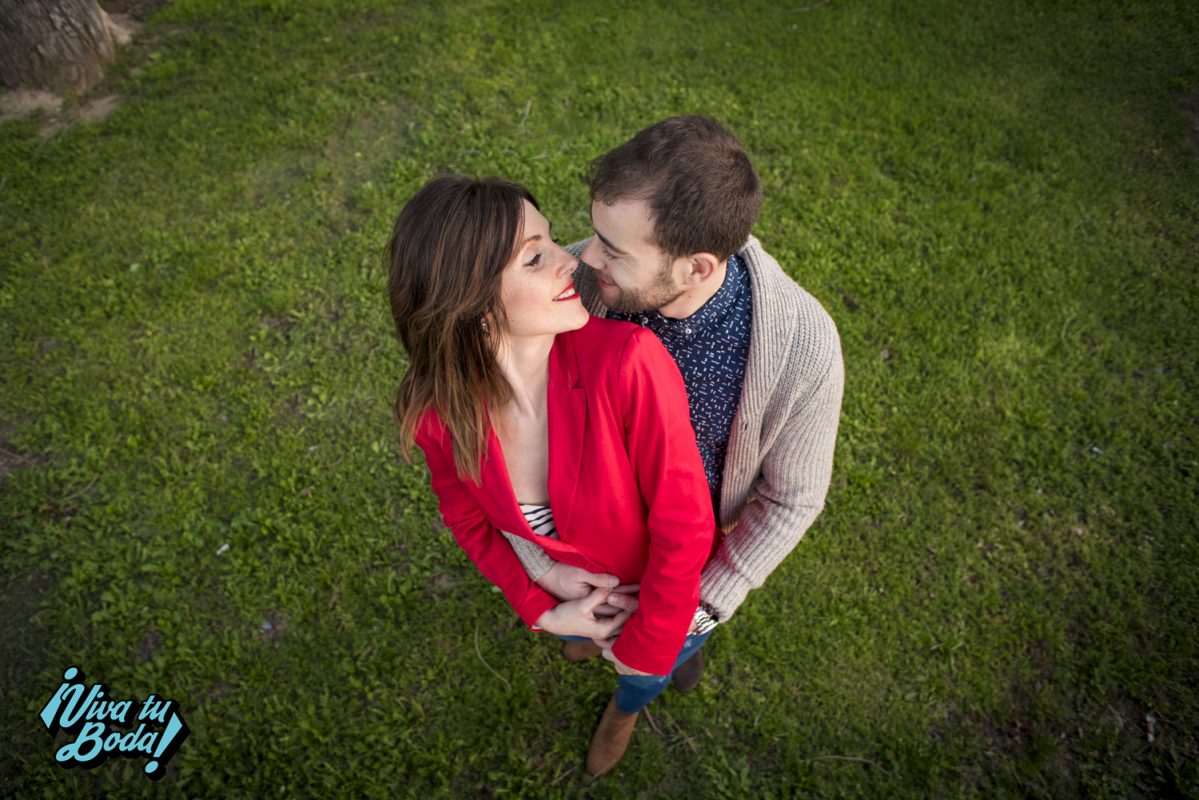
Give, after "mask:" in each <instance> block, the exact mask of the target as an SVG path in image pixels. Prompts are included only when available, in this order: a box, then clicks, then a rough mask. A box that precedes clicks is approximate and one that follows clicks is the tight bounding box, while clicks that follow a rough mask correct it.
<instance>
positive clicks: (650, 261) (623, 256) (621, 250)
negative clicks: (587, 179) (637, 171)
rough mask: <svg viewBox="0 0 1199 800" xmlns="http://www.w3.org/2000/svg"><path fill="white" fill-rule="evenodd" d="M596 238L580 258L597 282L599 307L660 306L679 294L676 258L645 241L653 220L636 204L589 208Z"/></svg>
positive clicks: (627, 202)
mask: <svg viewBox="0 0 1199 800" xmlns="http://www.w3.org/2000/svg"><path fill="white" fill-rule="evenodd" d="M591 224H592V225H593V226H594V227H595V233H596V235H595V236H593V237H591V241H590V242H588V243H587V246H586V247H585V248H583V252H582V254H581V256H580V257H581V258H582V260H583V263H585V264H587V265H588V266H590V267H591V268H592V269H593V270H594V272H595V277H596V281H597V282H598V284H599V291H600V297H601V298H602V299H603V302H604V305H605V306H607V307H608V308H609V309H611V310H613V311H622V312H633V311H649V310H651V309H658V308H662V307H663V306H665V305H667V304H668V303H670V302H672V301H673V300H675V299H677V298H678V297H679V296H680V295H681V294H682V293H683V287H681V286H679V284H678V281H677V279H676V276H675V272H676V269H675V268H676V265H677V262H678V259H670V258H667V257H666V256H664V255H663V254H662V251H660V250H659V249H658V248H657V247H655V246H654V245H653V243H652V242H651V241H650V237H651V236H652V235H653V230H654V228H653V219H652V217H651V216H650V211H649V207H648V206H647V205H646V204H645V203H644V202H643V201H641V200H618V201H617V202H615V203H613V204H612V205H607V204H605V203H601V202H600V201H598V200H596V201H594V202H592V204H591Z"/></svg>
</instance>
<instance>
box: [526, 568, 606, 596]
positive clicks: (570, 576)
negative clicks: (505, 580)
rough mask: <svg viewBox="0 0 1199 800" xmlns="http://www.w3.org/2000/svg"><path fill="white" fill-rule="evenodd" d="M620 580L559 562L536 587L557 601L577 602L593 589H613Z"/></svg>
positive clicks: (543, 576)
mask: <svg viewBox="0 0 1199 800" xmlns="http://www.w3.org/2000/svg"><path fill="white" fill-rule="evenodd" d="M619 583H620V578H617V577H616V576H615V575H608V574H607V573H604V572H599V573H597V572H588V571H587V570H585V569H582V568H581V567H572V566H571V565H570V564H563V563H562V562H561V561H557V562H554V566H552V567H550V568H549V571H547V572H546V573H545V574H544V575H542V576H541V577H540V578H538V579H537V585H538V586H540V587H541V588H542V589H545V590H546V591H547V592H549V593H550V594H552V595H553V596H554V597H556V598H558V599H559V600H578V599H579V598H581V597H586V596H587V595H589V594H591V591H592V590H593V589H615V588H616V586H617V584H619Z"/></svg>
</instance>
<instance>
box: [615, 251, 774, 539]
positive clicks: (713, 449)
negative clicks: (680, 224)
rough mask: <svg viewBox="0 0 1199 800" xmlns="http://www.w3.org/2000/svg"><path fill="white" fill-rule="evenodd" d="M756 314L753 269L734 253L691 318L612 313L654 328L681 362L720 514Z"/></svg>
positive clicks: (716, 508) (696, 431)
mask: <svg viewBox="0 0 1199 800" xmlns="http://www.w3.org/2000/svg"><path fill="white" fill-rule="evenodd" d="M750 315H751V307H750V292H749V272H748V270H747V269H746V267H745V264H744V262H742V261H741V259H740V257H738V256H737V255H736V254H734V255H731V256H729V260H728V270H727V272H726V273H725V277H724V283H723V284H721V286H720V288H719V289H718V290H717V291H716V294H714V295H712V297H711V298H709V300H708V302H706V303H704V305H703V307H702V308H700V309H699V310H698V311H696V312H695V313H694V314H692V315H691V316H689V317H686V318H685V319H669V318H668V317H664V316H662V315H661V314H659V313H658V312H657V311H656V310H653V311H643V312H625V313H620V312H615V311H609V312H608V317H609V318H610V319H620V320H624V321H626V322H632V323H635V324H637V325H640V326H642V327H643V328H649V329H650V330H651V331H653V332H654V333H655V334H656V335H657V337H658V338H659V339H660V340H661V341H662V344H663V345H665V346H666V350H667V352H669V353H670V355H671V356H672V357H673V358H674V360H675V363H676V364H678V365H679V371H680V372H681V373H683V383H684V385H686V387H687V400H688V402H689V403H690V405H691V427H693V428H695V437H696V442H697V443H698V444H699V454H700V456H701V457H702V458H703V461H704V474H705V476H706V477H707V479H708V489H709V490H710V491H711V492H712V508H713V509H715V510H716V513H717V517H719V514H720V481H721V477H722V476H723V474H724V454H725V451H726V450H727V449H728V445H729V431H730V430H732V427H733V416H734V415H735V414H736V413H737V403H738V402H739V401H740V400H741V383H742V381H743V380H744V378H745V365H746V362H748V361H749V335H750V324H749V323H750Z"/></svg>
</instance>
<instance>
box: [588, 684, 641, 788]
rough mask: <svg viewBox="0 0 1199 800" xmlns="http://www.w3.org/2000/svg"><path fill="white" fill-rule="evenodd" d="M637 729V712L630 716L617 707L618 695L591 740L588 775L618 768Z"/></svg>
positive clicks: (610, 704) (601, 773) (613, 697)
mask: <svg viewBox="0 0 1199 800" xmlns="http://www.w3.org/2000/svg"><path fill="white" fill-rule="evenodd" d="M635 727H637V712H636V711H634V712H633V713H632V714H628V713H626V712H624V711H621V710H620V709H619V708H617V706H616V695H615V694H614V695H612V699H611V700H609V701H608V707H607V708H605V709H604V716H603V717H602V718H601V719H600V723H599V727H597V728H596V729H595V736H594V737H592V739H591V750H590V751H588V753H587V773H588V774H589V775H603V774H604V773H605V772H607V771H608V770H610V769H612V768H613V767H615V766H616V762H618V761H620V757H621V756H623V755H624V751H625V749H626V748H627V747H628V746H629V739H630V738H631V737H632V735H633V728H635Z"/></svg>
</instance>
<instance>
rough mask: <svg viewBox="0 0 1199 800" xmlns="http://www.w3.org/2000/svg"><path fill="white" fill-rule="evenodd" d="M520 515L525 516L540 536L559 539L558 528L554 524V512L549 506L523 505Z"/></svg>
mask: <svg viewBox="0 0 1199 800" xmlns="http://www.w3.org/2000/svg"><path fill="white" fill-rule="evenodd" d="M520 513H522V514H524V515H525V522H527V523H529V527H530V528H532V529H533V533H535V534H537V535H538V536H548V537H550V538H551V539H557V538H558V526H557V525H555V524H554V512H553V511H552V510H551V509H550V507H549V506H539V505H535V504H533V503H521V504H520Z"/></svg>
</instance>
